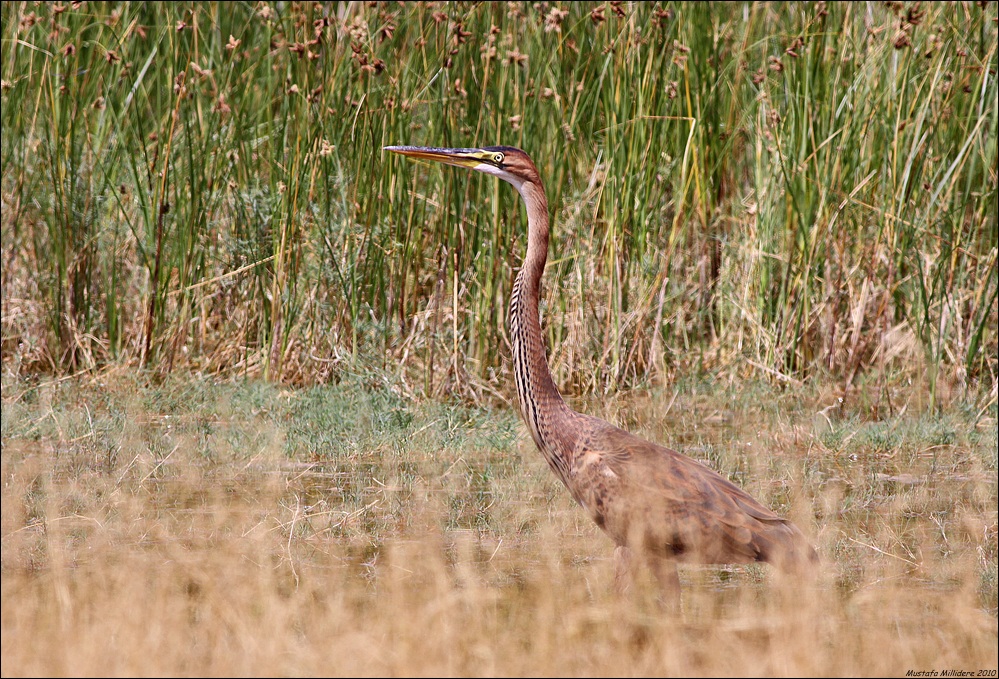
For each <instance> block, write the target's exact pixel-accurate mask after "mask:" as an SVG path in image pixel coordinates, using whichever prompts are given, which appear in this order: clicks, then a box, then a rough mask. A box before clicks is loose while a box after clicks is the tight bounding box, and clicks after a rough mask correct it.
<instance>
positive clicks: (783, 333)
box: [0, 2, 999, 401]
mask: <svg viewBox="0 0 999 679" xmlns="http://www.w3.org/2000/svg"><path fill="white" fill-rule="evenodd" d="M982 5H984V6H982ZM982 5H980V4H977V3H976V4H970V3H961V4H946V5H943V4H935V3H933V4H926V5H918V4H907V3H866V4H854V3H829V4H826V3H815V4H801V3H788V4H785V3H780V4H765V3H764V4H756V3H744V4H740V3H716V4H703V3H696V4H690V5H686V4H673V3H572V4H569V3H566V4H564V5H562V4H559V3H545V2H542V3H533V4H519V3H481V4H463V3H448V4H435V3H406V4H390V3H385V4H378V3H374V4H372V3H344V4H332V5H317V4H313V3H275V4H273V5H270V4H267V3H256V4H255V3H235V4H224V5H223V4H211V3H207V4H202V3H68V4H66V3H60V4H53V3H27V2H10V3H3V6H2V23H3V35H2V55H0V70H2V77H3V85H2V104H3V107H2V125H3V136H2V143H0V160H2V173H0V174H2V177H0V199H2V207H3V217H2V240H3V249H2V258H3V260H2V263H3V281H2V282H3V336H2V344H0V350H2V359H3V365H4V370H5V371H6V372H7V373H8V374H14V375H23V374H29V373H36V372H38V371H44V372H51V373H56V374H64V373H67V372H75V371H79V370H91V369H94V368H96V367H100V366H102V365H108V364H116V363H138V364H141V365H143V366H148V367H152V368H155V369H156V370H157V371H161V372H167V371H169V370H171V369H173V368H175V367H185V368H187V369H190V370H194V371H200V372H202V373H220V374H233V373H242V374H247V375H258V374H260V375H264V376H266V377H267V378H269V379H274V380H281V381H285V382H289V383H306V384H308V383H314V382H316V381H326V380H329V379H331V378H332V379H340V377H341V376H342V374H343V372H344V371H346V370H350V369H353V367H354V366H356V365H364V364H372V365H375V364H380V365H381V366H383V367H385V366H397V367H398V374H399V376H400V377H401V379H402V381H403V382H405V383H406V384H407V385H408V387H409V388H411V389H412V390H413V391H414V392H418V393H426V394H440V393H443V392H462V393H463V395H465V396H466V397H468V396H470V397H472V398H478V397H480V396H487V395H488V394H490V393H496V392H497V391H499V390H500V389H501V387H500V385H501V384H502V383H504V377H505V375H506V370H507V369H508V368H507V366H508V361H506V360H505V357H506V354H507V350H506V343H505V342H506V340H505V330H504V327H503V319H504V316H505V307H506V303H507V294H508V290H509V286H510V281H511V280H512V275H513V274H512V271H511V266H512V265H515V264H516V263H517V261H518V259H519V257H520V253H521V250H522V247H523V232H524V228H525V219H524V216H523V214H522V208H521V207H520V205H519V199H518V197H517V196H516V194H515V193H514V192H513V191H512V190H511V189H510V188H509V187H507V186H505V185H504V186H500V185H499V183H498V182H496V181H494V180H492V179H489V178H482V177H475V178H471V177H469V176H467V175H466V173H461V172H457V171H453V170H450V169H446V170H445V171H442V170H441V169H437V168H426V167H424V166H413V165H406V164H404V163H401V162H398V161H396V160H390V159H389V158H387V157H385V155H384V154H383V153H382V152H381V150H380V148H381V146H382V145H384V144H389V143H412V144H432V145H445V146H447V145H450V146H470V145H485V144H491V143H504V144H511V145H518V146H521V147H523V148H525V149H526V150H528V152H529V153H531V154H532V156H533V157H534V159H535V160H536V162H537V163H538V166H539V168H540V170H541V172H542V175H543V176H544V177H545V179H546V182H547V188H548V192H549V195H550V199H551V201H550V202H551V206H552V210H553V212H554V218H555V231H554V234H555V239H556V244H555V246H554V248H553V251H552V257H551V262H550V266H549V268H548V276H547V285H546V288H545V304H544V314H545V327H546V329H547V330H546V331H547V333H548V336H549V337H548V339H549V343H550V346H551V347H552V350H553V363H554V366H553V369H554V371H555V373H556V379H557V380H558V381H559V382H560V383H561V384H563V385H564V386H565V387H566V388H567V389H568V390H570V391H573V392H576V393H602V392H605V391H607V390H608V389H610V388H614V387H616V386H617V385H622V384H625V385H626V384H634V383H641V382H644V381H646V380H653V381H656V380H662V379H666V378H669V377H671V376H672V375H673V373H674V372H675V371H678V370H679V371H691V370H692V371H701V370H711V371H716V372H719V373H722V374H730V375H732V376H734V377H738V378H747V377H760V376H764V375H769V376H771V378H774V379H780V380H783V381H785V382H791V383H793V382H794V380H797V379H802V378H808V377H809V376H812V375H819V376H823V377H824V376H829V377H831V378H832V379H834V380H836V381H837V382H838V383H839V384H841V386H842V387H844V388H845V389H849V388H850V387H851V386H852V385H853V383H854V381H855V378H856V376H857V375H858V374H863V373H865V372H875V373H876V374H879V375H890V374H895V375H901V376H902V378H905V379H908V378H914V379H916V380H917V381H918V382H919V383H920V384H926V385H928V390H929V398H930V400H931V401H932V400H934V399H937V398H938V396H939V394H938V392H939V391H940V388H939V387H938V385H939V384H945V385H958V386H963V385H966V384H969V383H982V384H984V385H985V388H986V389H988V385H990V384H994V383H995V380H996V374H997V363H996V361H997V358H996V356H997V352H999V349H997V333H996V326H997V322H999V316H997V301H996V300H997V290H999V274H997V261H996V259H997V254H996V253H997V247H996V243H997V237H999V236H997V234H999V227H997V193H996V183H997V182H996V162H997V155H996V127H997V104H996V100H997V86H996V66H997V53H996V46H997V37H996V36H997V26H996V11H997V10H996V4H995V3H989V4H985V3H982ZM497 348H498V349H499V350H497ZM359 360H360V361H361V363H358V361H359ZM941 378H942V379H941ZM948 388H949V387H948ZM504 389H505V388H504Z"/></svg>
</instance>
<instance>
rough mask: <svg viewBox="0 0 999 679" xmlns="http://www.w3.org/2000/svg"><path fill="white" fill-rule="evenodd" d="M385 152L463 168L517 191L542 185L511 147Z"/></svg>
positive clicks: (411, 148) (406, 148) (522, 155)
mask: <svg viewBox="0 0 999 679" xmlns="http://www.w3.org/2000/svg"><path fill="white" fill-rule="evenodd" d="M384 148H385V150H386V151H391V152H393V153H398V154H401V155H404V156H407V157H409V158H416V159H417V160H432V161H434V162H437V163H445V164H447V165H455V166H457V167H466V168H468V169H470V170H475V171H477V172H484V173H486V174H491V175H493V176H494V177H499V178H500V179H502V180H504V181H507V182H509V183H511V184H513V186H514V187H515V188H516V189H517V190H518V191H520V190H521V187H523V186H524V185H525V184H528V183H534V184H538V185H540V184H541V178H540V176H539V175H538V169H537V168H536V167H535V166H534V163H533V162H532V161H531V158H530V156H528V155H527V154H526V153H524V152H523V151H521V150H520V149H518V148H514V147H513V146H485V147H483V148H480V149H443V148H435V147H432V146H386V147H384Z"/></svg>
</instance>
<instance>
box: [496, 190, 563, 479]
mask: <svg viewBox="0 0 999 679" xmlns="http://www.w3.org/2000/svg"><path fill="white" fill-rule="evenodd" d="M518 190H519V191H520V195H521V197H523V199H524V203H525V205H526V206H527V225H528V228H527V254H526V256H525V257H524V263H523V266H522V267H521V269H520V272H519V273H518V274H517V279H516V281H515V282H514V286H513V295H512V296H511V300H510V339H511V343H512V347H513V367H514V377H515V381H516V383H517V397H518V399H519V401H520V412H521V415H522V416H523V418H524V421H525V422H526V423H527V425H528V428H529V429H530V430H531V436H532V437H533V438H534V442H535V443H536V444H537V445H538V448H539V449H540V450H541V452H542V453H543V454H544V455H545V457H546V458H547V459H548V462H549V464H550V465H551V466H552V468H553V469H555V471H556V473H557V474H559V475H560V476H563V479H565V478H566V476H565V475H567V468H564V460H565V454H566V451H565V446H564V445H563V444H564V441H562V438H563V437H559V436H558V434H559V433H560V432H564V430H565V427H564V426H559V425H560V424H562V423H563V421H564V418H565V417H567V416H568V415H569V413H570V412H571V411H570V410H569V408H568V406H566V404H565V402H564V401H563V400H562V396H561V394H559V391H558V388H557V387H556V386H555V381H554V380H553V379H552V374H551V370H549V368H548V359H547V356H546V352H545V343H544V338H543V337H542V335H541V318H540V312H539V309H538V300H539V298H540V295H541V275H542V274H543V273H544V270H545V262H546V261H547V259H548V232H549V222H548V200H547V198H546V197H545V191H544V189H543V188H542V187H541V186H540V185H538V184H535V183H526V184H524V185H522V186H520V187H518Z"/></svg>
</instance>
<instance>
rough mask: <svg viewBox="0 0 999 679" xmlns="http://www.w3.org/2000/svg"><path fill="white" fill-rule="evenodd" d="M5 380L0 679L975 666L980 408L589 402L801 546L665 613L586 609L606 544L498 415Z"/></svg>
mask: <svg viewBox="0 0 999 679" xmlns="http://www.w3.org/2000/svg"><path fill="white" fill-rule="evenodd" d="M3 389H4V391H3V456H2V466H3V469H2V471H3V491H2V492H3V495H2V500H3V522H2V535H3V552H2V568H3V579H2V591H3V605H2V632H3V634H2V674H3V676H26V675H30V676H52V675H54V676H59V675H84V676H106V675H185V676H206V675H208V676H212V675H337V676H360V675H363V676H390V675H406V676H409V675H420V676H452V675H474V676H482V675H585V676H608V675H676V676H691V675H747V674H748V675H775V676H803V675H886V676H890V675H895V676H898V675H905V674H906V672H907V671H908V670H915V671H922V670H937V671H942V670H969V671H972V672H974V673H975V675H974V676H979V675H978V674H977V673H978V672H979V670H985V671H986V674H985V675H981V676H995V670H996V666H997V623H996V471H995V459H996V452H995V448H996V437H995V434H994V430H995V417H994V412H995V408H994V405H990V406H988V408H990V410H989V409H987V410H986V413H985V414H984V415H983V414H982V413H969V412H968V411H967V410H961V409H960V408H958V407H957V406H955V408H954V410H953V415H951V416H948V417H936V418H930V417H928V416H924V417H921V418H915V417H914V416H905V415H903V416H901V417H896V418H894V419H891V420H887V421H885V422H864V421H863V420H862V419H860V418H859V417H853V416H849V415H847V416H844V417H841V418H839V419H837V418H836V417H835V414H834V413H832V412H831V411H830V412H828V413H827V414H832V415H834V416H833V417H831V418H830V419H829V420H828V421H826V420H825V418H824V417H822V418H820V419H821V421H818V420H817V421H815V422H813V421H812V419H811V418H810V414H811V413H814V412H817V411H818V410H819V409H820V407H821V406H822V405H823V404H822V403H821V402H819V403H816V402H815V398H816V397H815V396H814V395H813V394H811V393H799V394H782V393H780V392H776V391H767V390H766V389H764V388H762V387H759V386H756V387H751V386H746V387H743V388H742V391H741V392H733V391H731V390H728V391H726V390H725V389H724V388H717V389H716V390H715V393H713V394H712V395H711V396H703V395H699V393H700V394H703V392H704V391H706V390H705V389H701V388H696V387H685V388H684V389H683V390H682V391H680V392H679V393H678V395H677V398H676V399H675V401H674V400H672V398H671V397H668V398H661V399H650V400H648V401H645V402H636V401H628V400H624V399H617V400H614V401H612V402H611V403H610V404H609V405H607V406H605V407H604V408H603V410H604V412H603V413H602V414H605V415H608V416H611V417H615V419H617V421H619V422H621V423H622V424H626V425H627V426H629V427H631V428H632V429H634V430H636V431H639V432H641V433H643V434H645V435H647V436H649V437H651V438H656V439H659V440H662V441H663V442H666V443H670V444H673V445H676V446H677V447H680V448H681V449H684V450H686V451H687V452H688V453H690V454H692V455H694V456H695V457H698V458H699V459H703V460H705V461H706V462H707V463H709V464H713V465H716V466H717V467H718V468H720V469H722V470H723V471H724V472H725V473H727V474H728V475H729V476H731V477H733V478H735V479H736V480H737V482H739V483H741V484H742V485H744V486H746V487H747V488H749V490H750V491H751V492H753V493H754V494H756V495H757V496H759V497H761V498H762V499H763V500H764V501H765V502H768V503H769V504H770V505H771V506H774V507H775V508H777V509H778V511H780V512H782V513H788V514H791V515H792V516H794V517H795V519H796V520H797V521H798V522H799V525H802V526H803V528H804V529H805V531H806V533H808V534H810V535H811V536H812V537H813V538H814V539H815V542H816V544H817V545H818V547H819V549H820V552H821V554H822V557H823V561H824V563H823V570H822V574H821V576H820V578H819V579H818V581H817V582H816V583H813V584H808V585H804V584H801V583H795V582H786V581H782V580H781V579H780V578H778V577H777V576H776V575H775V574H773V573H772V572H770V571H769V570H767V569H766V568H765V567H749V568H741V567H740V568H728V569H720V568H690V567H688V568H685V569H683V571H682V578H683V581H684V603H683V610H682V612H680V613H669V612H667V611H665V610H664V609H662V608H661V607H660V606H659V605H658V604H657V603H656V600H655V595H654V592H653V591H652V589H651V584H650V583H648V582H639V584H638V586H637V587H636V588H635V591H633V592H632V593H631V595H630V596H629V597H626V598H624V599H620V598H618V597H616V596H615V595H614V593H613V588H612V586H611V583H612V579H613V574H612V571H613V568H612V563H611V559H610V557H611V553H612V550H611V544H610V542H609V541H608V540H607V539H606V538H605V537H604V536H603V535H602V534H601V533H600V532H599V531H598V530H597V529H596V528H595V527H594V526H592V525H591V524H590V522H589V520H588V519H587V518H586V517H585V515H584V513H583V512H582V511H580V510H579V509H578V508H577V507H575V506H574V505H572V503H571V500H569V499H568V494H567V493H566V492H565V491H564V489H562V488H561V487H560V486H558V484H557V482H556V481H555V480H554V478H553V477H552V475H551V474H550V472H549V471H548V470H547V468H546V467H545V466H544V463H543V462H542V460H541V458H540V456H539V455H538V454H537V453H536V451H535V450H534V449H533V447H532V445H531V444H530V442H529V440H528V439H527V438H526V436H524V435H523V434H522V429H521V425H520V424H519V423H518V422H517V421H516V420H514V419H513V417H514V416H513V414H512V412H510V411H509V410H506V409H502V410H496V411H491V410H486V409H481V408H469V407H466V406H461V405H453V404H452V405H441V404H433V403H422V404H413V403H408V402H407V401H406V400H405V399H402V398H399V397H397V396H395V395H394V394H393V393H392V391H391V390H390V389H387V388H384V387H378V386H371V385H370V384H369V385H367V386H365V385H363V384H361V383H360V382H356V383H351V384H342V385H340V386H331V387H327V388H324V389H316V390H311V391H295V392H292V391H281V390H280V388H279V387H274V386H268V385H262V384H243V385H214V384H209V383H202V382H198V381H195V380H190V381H189V382H176V383H167V384H165V385H160V386H152V385H148V384H143V383H142V381H141V379H140V378H139V377H138V376H136V375H134V374H129V373H126V374H123V375H122V374H119V375H105V376H103V377H101V378H99V379H94V380H66V381H64V382H61V383H57V384H54V385H53V384H50V385H40V386H35V387H32V386H30V385H26V384H24V383H17V382H14V383H9V382H5V384H4V387H3ZM754 389H755V391H754ZM733 394H736V396H733ZM593 409H594V408H591V410H593ZM629 418H630V419H629ZM823 423H825V424H823ZM988 672H991V674H988Z"/></svg>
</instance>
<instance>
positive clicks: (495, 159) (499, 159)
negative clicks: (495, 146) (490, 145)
mask: <svg viewBox="0 0 999 679" xmlns="http://www.w3.org/2000/svg"><path fill="white" fill-rule="evenodd" d="M493 162H494V163H502V162H503V154H502V153H497V154H496V155H494V156H493Z"/></svg>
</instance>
